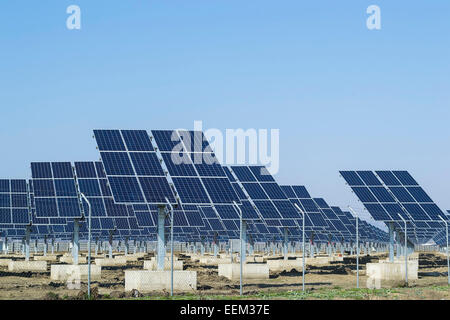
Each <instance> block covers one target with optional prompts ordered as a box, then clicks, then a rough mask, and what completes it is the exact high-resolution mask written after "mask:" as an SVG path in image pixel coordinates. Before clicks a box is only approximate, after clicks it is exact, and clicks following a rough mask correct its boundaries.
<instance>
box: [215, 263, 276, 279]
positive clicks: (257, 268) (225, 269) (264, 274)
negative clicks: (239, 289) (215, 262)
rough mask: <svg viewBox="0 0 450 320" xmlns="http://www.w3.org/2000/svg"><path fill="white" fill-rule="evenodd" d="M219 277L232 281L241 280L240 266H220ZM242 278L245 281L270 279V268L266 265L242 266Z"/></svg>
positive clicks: (227, 264)
mask: <svg viewBox="0 0 450 320" xmlns="http://www.w3.org/2000/svg"><path fill="white" fill-rule="evenodd" d="M219 276H222V277H225V278H228V279H230V280H239V277H240V264H238V263H233V264H231V263H226V264H225V263H224V264H219ZM242 276H243V278H244V279H255V280H263V279H269V266H268V265H267V264H266V263H252V264H244V265H243V266H242Z"/></svg>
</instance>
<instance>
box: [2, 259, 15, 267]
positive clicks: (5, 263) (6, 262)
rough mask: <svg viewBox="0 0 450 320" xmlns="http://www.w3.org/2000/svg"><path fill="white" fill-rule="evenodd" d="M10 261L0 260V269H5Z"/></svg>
mask: <svg viewBox="0 0 450 320" xmlns="http://www.w3.org/2000/svg"><path fill="white" fill-rule="evenodd" d="M11 261H12V259H0V267H7V266H8V265H9V263H10V262H11Z"/></svg>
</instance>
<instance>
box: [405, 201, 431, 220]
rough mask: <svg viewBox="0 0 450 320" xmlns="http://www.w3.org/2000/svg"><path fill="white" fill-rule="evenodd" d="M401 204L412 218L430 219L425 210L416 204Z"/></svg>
mask: <svg viewBox="0 0 450 320" xmlns="http://www.w3.org/2000/svg"><path fill="white" fill-rule="evenodd" d="M403 206H404V207H405V209H406V211H408V213H409V214H410V216H411V217H412V218H413V219H414V220H422V221H426V220H431V219H430V217H429V216H428V215H427V214H426V212H425V211H424V210H423V209H422V208H421V207H420V206H419V205H418V204H415V203H404V204H403Z"/></svg>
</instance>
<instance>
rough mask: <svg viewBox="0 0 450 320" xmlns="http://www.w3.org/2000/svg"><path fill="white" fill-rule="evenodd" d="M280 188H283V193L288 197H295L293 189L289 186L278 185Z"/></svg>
mask: <svg viewBox="0 0 450 320" xmlns="http://www.w3.org/2000/svg"><path fill="white" fill-rule="evenodd" d="M280 187H281V190H283V193H284V194H285V195H286V197H287V198H288V199H295V198H297V195H296V194H295V192H294V190H293V189H292V187H291V186H280Z"/></svg>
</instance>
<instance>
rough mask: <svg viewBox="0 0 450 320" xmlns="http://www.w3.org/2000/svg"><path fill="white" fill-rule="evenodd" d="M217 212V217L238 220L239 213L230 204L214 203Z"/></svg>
mask: <svg viewBox="0 0 450 320" xmlns="http://www.w3.org/2000/svg"><path fill="white" fill-rule="evenodd" d="M215 208H216V210H217V213H218V214H219V217H220V218H221V219H222V220H225V219H234V220H239V218H240V217H239V214H238V213H237V212H236V210H235V209H234V208H233V206H232V205H216V206H215Z"/></svg>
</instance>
